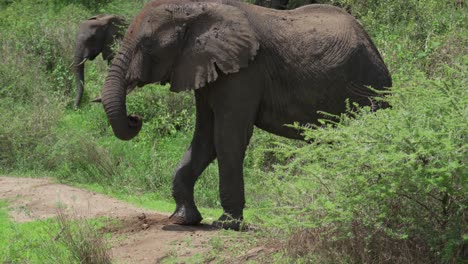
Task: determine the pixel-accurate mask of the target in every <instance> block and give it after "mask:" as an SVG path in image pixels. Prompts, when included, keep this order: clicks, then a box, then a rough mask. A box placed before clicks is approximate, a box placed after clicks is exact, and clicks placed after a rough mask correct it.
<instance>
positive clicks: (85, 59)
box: [76, 58, 88, 66]
mask: <svg viewBox="0 0 468 264" xmlns="http://www.w3.org/2000/svg"><path fill="white" fill-rule="evenodd" d="M87 60H88V58H84V59H83V60H82V61H81V62H80V63H78V64H77V65H76V66H80V65H81V64H83V63H85V62H86V61H87Z"/></svg>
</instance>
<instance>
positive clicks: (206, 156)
mask: <svg viewBox="0 0 468 264" xmlns="http://www.w3.org/2000/svg"><path fill="white" fill-rule="evenodd" d="M156 82H161V83H165V82H170V84H171V90H172V91H174V92H180V91H189V90H194V93H195V104H196V126H195V132H194V135H193V139H192V142H191V144H190V146H189V147H188V150H187V152H186V153H185V155H184V157H183V158H182V161H181V162H180V164H179V166H178V167H177V169H176V171H175V173H174V176H173V182H172V183H173V187H172V192H173V197H174V199H175V201H176V209H175V212H174V214H173V215H172V216H171V218H172V219H174V221H175V222H176V223H179V224H183V225H193V224H198V223H199V222H200V221H201V220H202V217H201V215H200V213H199V211H198V209H197V207H196V205H195V202H194V197H193V190H194V185H195V182H196V180H197V178H198V176H199V175H200V174H201V173H202V171H203V170H204V169H205V168H206V167H207V166H208V164H209V163H210V162H211V161H213V160H214V159H215V158H217V159H218V165H219V177H220V183H219V189H220V198H221V205H222V207H223V209H224V213H223V215H222V216H221V217H220V218H219V219H218V220H217V221H215V222H214V225H216V226H220V227H224V228H230V229H239V226H240V223H241V221H242V219H243V208H244V204H245V198H244V182H243V164H242V163H243V160H244V155H245V151H246V147H247V145H248V143H249V140H250V138H251V135H252V131H253V127H254V125H255V126H257V127H259V128H261V129H263V130H266V131H268V132H271V133H274V134H276V135H280V136H284V137H288V138H292V139H303V136H302V135H301V133H300V132H299V131H297V130H295V129H293V128H290V127H288V126H285V124H291V123H293V122H299V123H302V124H306V123H317V120H318V118H319V117H320V115H319V113H317V111H318V110H320V111H325V112H329V113H333V114H340V113H343V112H345V111H346V104H345V101H346V99H347V98H349V99H350V100H351V101H352V102H358V103H359V104H361V105H369V104H371V102H372V101H371V100H370V99H369V96H372V95H375V93H374V92H373V90H370V89H368V88H367V87H366V86H372V87H373V88H375V89H378V90H383V89H385V87H390V86H391V85H392V81H391V77H390V74H389V72H388V70H387V67H386V66H385V64H384V62H383V60H382V58H381V56H380V55H379V52H378V51H377V49H376V47H375V46H374V44H373V43H372V41H371V39H370V38H369V36H368V35H367V34H366V32H365V31H364V30H363V28H362V27H361V26H360V25H359V23H358V22H357V21H356V20H355V19H354V18H353V17H352V16H350V15H349V14H347V13H346V12H344V11H342V10H341V9H339V8H336V7H333V6H327V5H309V6H304V7H301V8H298V9H295V10H290V11H278V10H273V9H268V8H263V7H259V6H255V5H250V4H245V3H242V2H238V1H230V0H219V1H218V0H213V1H205V2H200V1H198V0H193V1H191V0H157V1H152V2H149V3H148V4H146V6H145V7H144V8H143V10H142V11H141V12H140V13H139V15H137V16H136V18H135V19H134V21H133V22H132V24H131V25H130V27H129V28H128V30H127V33H126V35H125V38H124V40H123V44H122V47H121V49H120V51H119V54H118V56H117V57H116V58H115V59H114V60H113V61H112V66H111V68H110V71H109V74H108V76H107V78H106V81H105V84H104V87H103V91H102V104H103V106H104V109H105V112H106V114H107V117H108V119H109V121H110V124H111V126H112V129H113V132H114V134H115V135H116V136H117V137H118V138H119V139H122V140H130V139H132V138H133V137H135V136H136V135H137V134H138V132H139V130H140V129H141V126H142V120H141V118H139V117H138V116H135V115H130V116H127V109H126V91H127V90H129V89H133V88H134V87H135V86H140V87H141V86H143V85H145V84H149V83H156Z"/></svg>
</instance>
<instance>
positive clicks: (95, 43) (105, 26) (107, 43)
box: [73, 15, 125, 107]
mask: <svg viewBox="0 0 468 264" xmlns="http://www.w3.org/2000/svg"><path fill="white" fill-rule="evenodd" d="M124 25H125V20H124V19H123V18H122V17H119V16H115V15H98V16H94V17H91V18H89V19H88V20H86V21H85V22H83V23H82V24H81V25H80V29H79V31H78V34H77V37H76V47H75V57H74V62H73V65H74V66H75V75H76V88H77V91H76V97H75V107H78V105H79V103H80V101H81V98H82V96H83V86H84V63H85V61H86V60H94V58H96V57H97V56H98V55H99V53H102V58H103V59H104V60H107V61H111V60H112V59H113V57H114V53H113V51H112V45H113V43H114V41H115V40H117V39H121V38H122V35H123V33H122V32H123V30H122V27H123V26H124Z"/></svg>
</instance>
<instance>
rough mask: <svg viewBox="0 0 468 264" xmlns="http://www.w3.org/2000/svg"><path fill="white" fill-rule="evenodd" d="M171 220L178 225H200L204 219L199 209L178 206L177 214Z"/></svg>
mask: <svg viewBox="0 0 468 264" xmlns="http://www.w3.org/2000/svg"><path fill="white" fill-rule="evenodd" d="M169 219H171V220H172V221H173V222H174V224H178V225H198V224H200V222H201V220H202V219H203V218H202V216H201V214H200V212H199V211H198V209H197V207H189V206H185V205H177V207H176V210H175V212H174V213H173V214H172V215H171V216H170V217H169Z"/></svg>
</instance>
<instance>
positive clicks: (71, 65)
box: [68, 58, 88, 68]
mask: <svg viewBox="0 0 468 264" xmlns="http://www.w3.org/2000/svg"><path fill="white" fill-rule="evenodd" d="M87 60H88V58H84V59H83V60H82V61H81V62H80V63H78V64H77V65H76V66H80V65H81V64H83V63H85V61H87ZM74 64H75V62H72V63H71V64H70V66H68V68H71V67H73V65H74Z"/></svg>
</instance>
